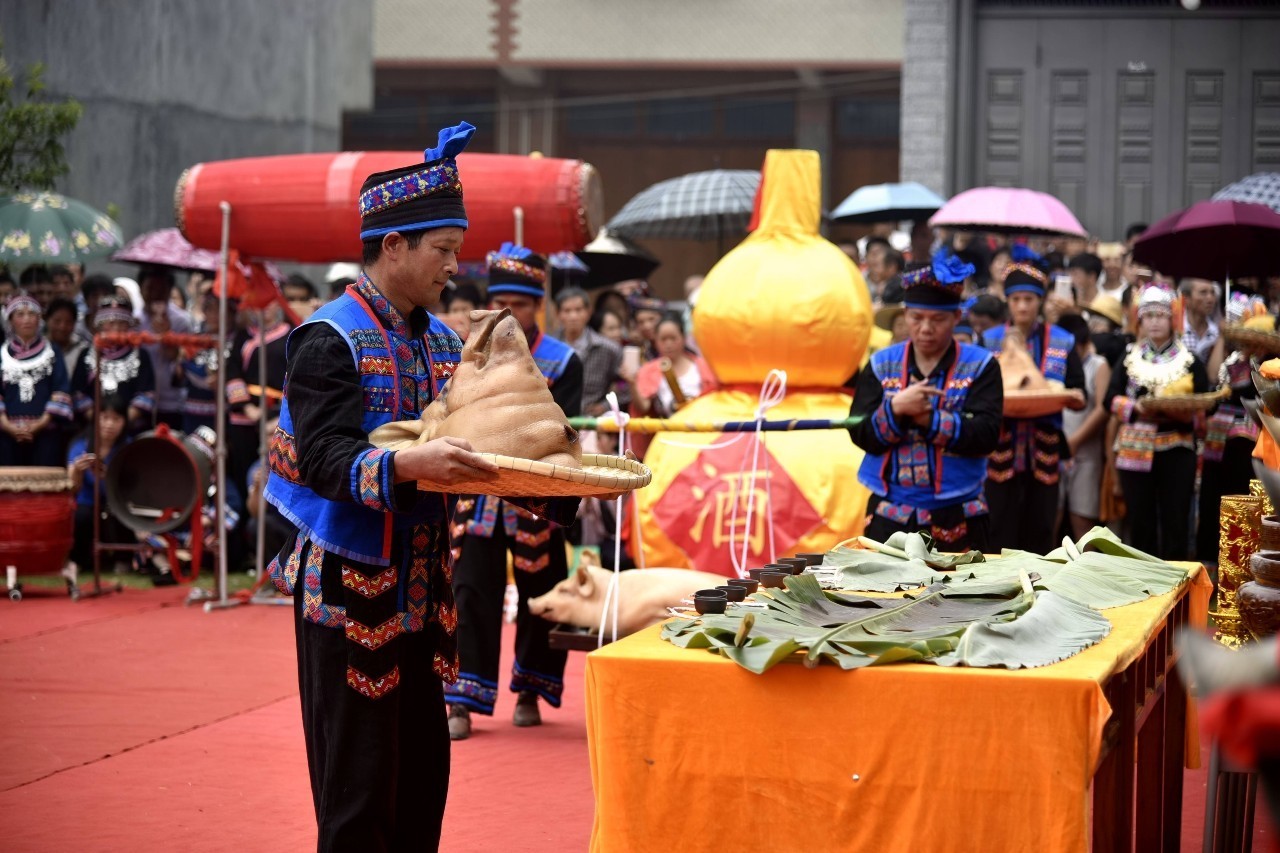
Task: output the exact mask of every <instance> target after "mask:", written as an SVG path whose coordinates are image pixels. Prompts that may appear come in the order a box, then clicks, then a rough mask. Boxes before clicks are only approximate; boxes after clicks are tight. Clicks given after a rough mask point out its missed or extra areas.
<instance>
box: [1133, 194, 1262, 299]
mask: <svg viewBox="0 0 1280 853" xmlns="http://www.w3.org/2000/svg"><path fill="white" fill-rule="evenodd" d="M1133 256H1134V259H1135V260H1136V261H1138V262H1139V263H1143V264H1146V265H1148V266H1150V267H1152V268H1153V269H1157V270H1159V271H1160V272H1162V273H1165V274H1166V275H1171V276H1174V277H1177V278H1207V279H1213V280H1216V281H1221V280H1223V279H1225V278H1227V277H1230V278H1240V277H1248V276H1259V277H1262V276H1269V275H1276V274H1277V273H1280V213H1276V212H1275V211H1274V210H1272V209H1271V208H1269V207H1267V206H1266V205H1265V204H1251V203H1249V202H1243V201H1201V202H1197V203H1196V204H1193V205H1191V206H1190V207H1188V208H1187V209H1186V210H1180V211H1178V212H1177V213H1174V214H1170V215H1169V216H1166V217H1165V218H1164V219H1161V220H1160V221H1159V222H1157V223H1156V224H1154V225H1152V226H1151V227H1150V228H1148V229H1147V230H1146V231H1144V232H1142V236H1141V237H1139V238H1138V241H1137V243H1135V244H1134V246H1133Z"/></svg>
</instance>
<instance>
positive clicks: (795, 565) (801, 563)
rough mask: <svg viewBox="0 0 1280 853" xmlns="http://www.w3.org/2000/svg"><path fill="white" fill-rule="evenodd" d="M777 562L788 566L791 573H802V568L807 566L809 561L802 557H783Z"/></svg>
mask: <svg viewBox="0 0 1280 853" xmlns="http://www.w3.org/2000/svg"><path fill="white" fill-rule="evenodd" d="M778 562H779V563H781V564H782V565H784V566H786V567H787V568H789V569H790V570H791V574H793V575H801V574H804V570H805V569H807V568H809V561H808V560H806V559H804V558H802V557H783V558H782V559H781V560H779V561H778Z"/></svg>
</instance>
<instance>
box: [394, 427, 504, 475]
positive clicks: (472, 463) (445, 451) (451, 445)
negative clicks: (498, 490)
mask: <svg viewBox="0 0 1280 853" xmlns="http://www.w3.org/2000/svg"><path fill="white" fill-rule="evenodd" d="M496 479H498V466H497V463H495V462H493V461H492V460H491V459H487V458H486V457H484V456H481V455H480V454H479V453H476V452H475V451H473V450H472V449H471V442H469V441H467V440H466V439H465V438H451V437H445V438H437V439H433V440H431V441H428V442H427V443H426V444H420V445H418V446H417V447H411V448H409V449H408V450H401V451H399V452H397V453H396V457H395V480H396V482H397V483H405V482H409V481H411V480H426V481H428V482H431V483H439V484H440V485H442V486H451V485H453V484H455V483H468V482H474V481H476V480H496Z"/></svg>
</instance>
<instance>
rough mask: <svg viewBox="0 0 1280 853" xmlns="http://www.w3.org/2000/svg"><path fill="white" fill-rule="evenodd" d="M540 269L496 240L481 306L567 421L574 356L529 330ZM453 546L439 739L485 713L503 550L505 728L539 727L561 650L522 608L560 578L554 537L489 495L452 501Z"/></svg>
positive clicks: (560, 546)
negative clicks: (509, 624) (444, 724)
mask: <svg viewBox="0 0 1280 853" xmlns="http://www.w3.org/2000/svg"><path fill="white" fill-rule="evenodd" d="M546 270H547V262H546V259H545V258H543V257H542V256H541V255H537V254H534V253H533V252H531V251H530V250H529V249H526V248H525V247H524V246H516V245H513V244H511V243H504V244H503V245H502V248H501V249H499V250H498V251H497V252H490V253H489V307H490V308H494V309H502V308H506V309H508V310H510V311H511V316H512V317H514V318H515V319H516V320H517V321H518V322H519V323H520V325H521V326H522V327H523V328H524V332H525V335H526V336H527V337H528V339H529V351H530V352H532V353H533V360H534V363H536V364H537V365H538V369H539V370H541V371H542V375H543V376H545V377H546V378H547V385H548V386H550V388H551V396H552V397H553V398H555V401H556V403H557V404H558V405H559V406H560V408H561V409H563V410H564V413H565V415H566V416H568V417H574V416H576V415H578V414H579V413H580V410H581V408H582V378H583V370H582V360H581V359H579V358H578V354H577V353H576V352H574V350H573V347H571V346H569V345H568V344H566V343H564V342H563V341H560V340H557V339H555V338H553V337H551V336H550V335H547V334H543V332H542V330H540V329H539V328H538V315H539V313H540V311H541V308H542V294H543V287H544V285H545V283H546V275H547V272H546ZM453 542H454V548H455V549H456V551H455V553H456V554H457V565H456V567H455V569H454V574H453V592H454V596H455V597H456V598H457V600H458V645H459V652H460V656H459V657H460V661H461V664H460V665H461V669H460V671H459V672H458V680H457V681H456V682H454V683H453V684H451V685H449V686H448V687H446V688H445V697H444V698H445V701H446V702H447V703H449V735H450V736H451V737H452V738H453V739H454V740H463V739H464V738H467V737H469V736H470V735H471V712H472V711H475V712H476V713H479V714H484V715H486V716H492V715H493V706H494V703H495V702H496V701H497V698H498V657H499V649H500V648H501V645H502V606H503V598H504V593H505V592H506V588H507V551H508V550H510V552H511V562H512V567H513V569H514V571H515V581H516V590H517V591H518V593H519V602H518V604H517V606H516V658H515V664H514V666H513V669H512V673H511V690H512V691H513V692H514V693H516V694H517V698H516V708H515V714H514V718H513V722H514V723H515V725H517V726H536V725H538V724H539V723H541V722H542V716H541V713H540V712H539V710H538V697H539V696H541V697H542V698H543V699H545V700H546V701H547V703H548V704H550V705H551V706H552V707H553V708H559V707H560V694H561V693H562V692H563V690H564V664H565V652H564V651H561V650H556V649H552V648H551V647H550V645H549V644H548V638H549V636H550V634H551V623H550V622H548V621H546V620H545V619H541V618H539V617H537V616H534V615H533V614H532V613H530V612H529V599H530V598H533V597H536V596H539V595H543V594H544V593H547V592H549V591H550V590H551V588H552V587H553V586H555V585H556V583H557V582H558V581H561V580H564V578H565V576H566V575H567V574H568V565H567V561H566V560H565V550H564V535H563V534H562V533H561V531H559V530H555V529H552V528H551V526H550V525H549V524H548V523H547V521H546V519H544V518H538V517H536V516H534V515H532V514H530V513H529V512H527V511H525V510H523V509H521V508H519V507H517V506H513V505H512V504H511V503H509V502H507V501H503V500H499V499H498V498H495V497H493V496H491V495H488V496H486V495H477V496H476V497H475V498H463V499H462V500H459V501H458V512H457V515H456V516H455V523H454V526H453Z"/></svg>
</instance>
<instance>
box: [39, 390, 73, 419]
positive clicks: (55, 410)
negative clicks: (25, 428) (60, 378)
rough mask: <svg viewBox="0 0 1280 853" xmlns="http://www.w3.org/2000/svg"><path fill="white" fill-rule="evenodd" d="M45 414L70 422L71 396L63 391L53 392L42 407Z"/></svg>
mask: <svg viewBox="0 0 1280 853" xmlns="http://www.w3.org/2000/svg"><path fill="white" fill-rule="evenodd" d="M44 410H45V412H46V413H47V414H48V415H49V416H50V417H54V418H61V419H62V420H64V421H69V420H71V395H70V394H67V393H66V392H64V391H55V392H54V393H53V396H52V397H50V398H49V402H48V403H47V404H46V405H45V407H44Z"/></svg>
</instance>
